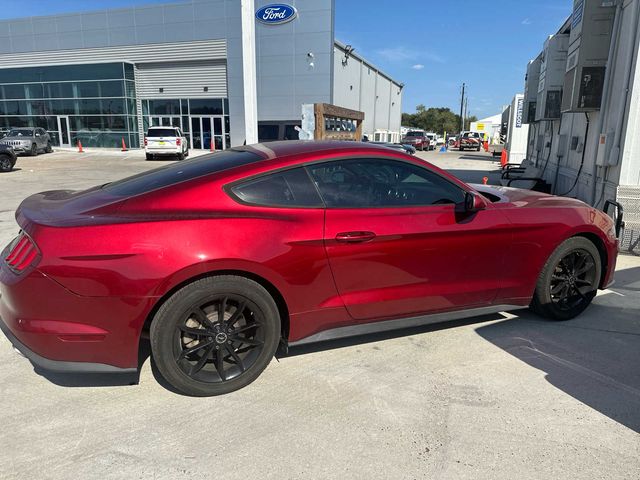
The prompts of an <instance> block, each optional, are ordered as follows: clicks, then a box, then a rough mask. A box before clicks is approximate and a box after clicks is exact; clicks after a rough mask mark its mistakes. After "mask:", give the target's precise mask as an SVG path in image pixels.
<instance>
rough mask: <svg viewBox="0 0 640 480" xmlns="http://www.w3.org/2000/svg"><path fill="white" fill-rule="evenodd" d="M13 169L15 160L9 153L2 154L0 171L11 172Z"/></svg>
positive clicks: (0, 156)
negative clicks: (12, 159)
mask: <svg viewBox="0 0 640 480" xmlns="http://www.w3.org/2000/svg"><path fill="white" fill-rule="evenodd" d="M11 169H13V162H12V161H11V158H10V157H9V156H8V155H0V172H10V171H11Z"/></svg>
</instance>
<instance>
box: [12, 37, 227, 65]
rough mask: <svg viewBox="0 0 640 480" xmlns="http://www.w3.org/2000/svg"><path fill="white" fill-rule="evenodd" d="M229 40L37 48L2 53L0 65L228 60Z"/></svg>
mask: <svg viewBox="0 0 640 480" xmlns="http://www.w3.org/2000/svg"><path fill="white" fill-rule="evenodd" d="M226 57H227V42H226V40H224V39H222V40H203V41H195V42H177V43H152V44H146V45H123V46H119V47H98V48H78V49H74V50H56V51H55V53H54V52H51V51H33V52H23V53H7V54H0V68H15V67H29V66H43V65H73V64H82V63H108V62H133V63H149V62H184V61H193V60H195V61H199V60H202V59H209V60H225V59H226Z"/></svg>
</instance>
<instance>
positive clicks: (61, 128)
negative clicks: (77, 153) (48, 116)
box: [58, 116, 71, 147]
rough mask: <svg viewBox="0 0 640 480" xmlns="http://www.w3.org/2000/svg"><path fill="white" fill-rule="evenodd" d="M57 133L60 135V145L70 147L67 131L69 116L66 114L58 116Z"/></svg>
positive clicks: (69, 136)
mask: <svg viewBox="0 0 640 480" xmlns="http://www.w3.org/2000/svg"><path fill="white" fill-rule="evenodd" d="M58 134H59V135H60V146H61V147H70V146H71V135H70V132H69V117H67V116H59V117H58Z"/></svg>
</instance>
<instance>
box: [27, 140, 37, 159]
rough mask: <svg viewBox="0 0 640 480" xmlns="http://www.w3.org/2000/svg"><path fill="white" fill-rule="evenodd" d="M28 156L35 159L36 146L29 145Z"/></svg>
mask: <svg viewBox="0 0 640 480" xmlns="http://www.w3.org/2000/svg"><path fill="white" fill-rule="evenodd" d="M29 155H30V156H31V157H36V156H37V155H38V146H37V145H36V144H35V143H34V144H32V145H31V150H30V151H29Z"/></svg>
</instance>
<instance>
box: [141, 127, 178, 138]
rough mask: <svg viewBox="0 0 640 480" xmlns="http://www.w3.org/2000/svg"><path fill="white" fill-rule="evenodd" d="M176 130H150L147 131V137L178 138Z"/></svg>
mask: <svg viewBox="0 0 640 480" xmlns="http://www.w3.org/2000/svg"><path fill="white" fill-rule="evenodd" d="M176 136H178V134H177V133H176V130H175V128H150V129H149V131H147V137H176Z"/></svg>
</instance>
